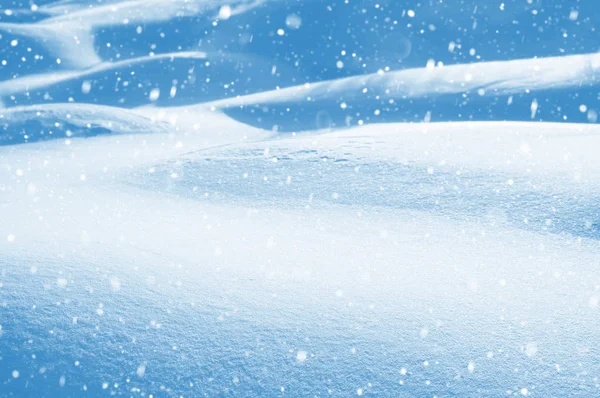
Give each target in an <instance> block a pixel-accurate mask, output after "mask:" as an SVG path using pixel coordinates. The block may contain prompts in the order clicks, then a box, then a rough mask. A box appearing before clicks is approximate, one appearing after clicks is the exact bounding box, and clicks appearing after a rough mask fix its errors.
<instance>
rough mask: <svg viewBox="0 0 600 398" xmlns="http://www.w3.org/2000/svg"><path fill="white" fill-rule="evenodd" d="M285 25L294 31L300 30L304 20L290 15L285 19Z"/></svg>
mask: <svg viewBox="0 0 600 398" xmlns="http://www.w3.org/2000/svg"><path fill="white" fill-rule="evenodd" d="M285 25H286V26H287V27H288V28H290V29H293V30H296V29H300V26H302V18H300V17H299V16H298V15H296V14H290V15H288V16H287V17H286V18H285Z"/></svg>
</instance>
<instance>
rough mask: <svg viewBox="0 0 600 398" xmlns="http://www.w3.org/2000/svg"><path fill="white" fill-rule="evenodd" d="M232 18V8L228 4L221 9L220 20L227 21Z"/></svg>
mask: <svg viewBox="0 0 600 398" xmlns="http://www.w3.org/2000/svg"><path fill="white" fill-rule="evenodd" d="M230 17H231V7H230V6H229V5H227V4H226V5H224V6H222V7H221V8H220V9H219V19H222V20H227V19H229V18H230Z"/></svg>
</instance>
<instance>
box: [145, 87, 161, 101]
mask: <svg viewBox="0 0 600 398" xmlns="http://www.w3.org/2000/svg"><path fill="white" fill-rule="evenodd" d="M158 97H160V89H158V88H153V89H152V90H151V91H150V95H148V99H149V100H150V101H156V100H157V99H158Z"/></svg>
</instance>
